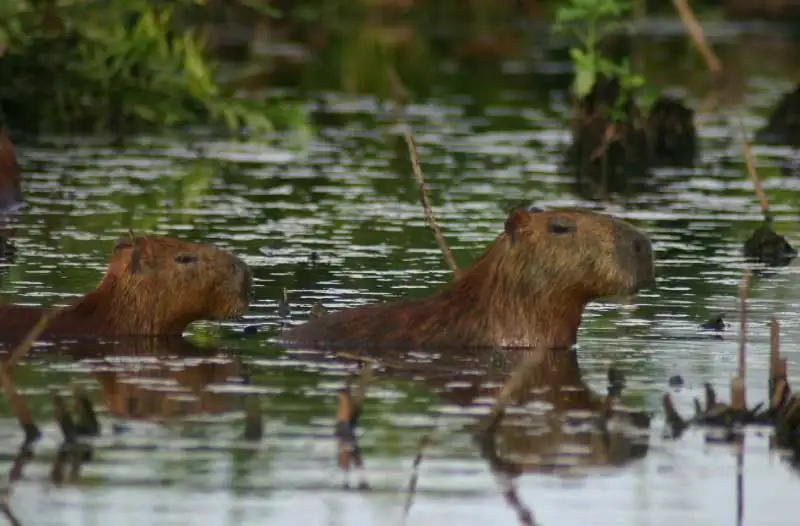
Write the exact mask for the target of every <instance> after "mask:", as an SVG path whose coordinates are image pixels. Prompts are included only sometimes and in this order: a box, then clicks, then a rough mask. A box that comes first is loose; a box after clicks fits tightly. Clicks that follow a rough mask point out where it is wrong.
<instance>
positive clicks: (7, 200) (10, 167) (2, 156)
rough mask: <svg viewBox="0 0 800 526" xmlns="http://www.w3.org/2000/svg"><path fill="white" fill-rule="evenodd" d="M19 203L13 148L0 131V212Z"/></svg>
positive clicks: (17, 176) (15, 158) (20, 195)
mask: <svg viewBox="0 0 800 526" xmlns="http://www.w3.org/2000/svg"><path fill="white" fill-rule="evenodd" d="M20 201H22V191H21V189H20V178H19V165H18V164H17V157H16V155H15V154H14V146H13V145H12V144H11V141H10V140H9V139H8V137H7V136H6V134H5V133H3V131H2V130H0V210H5V209H7V208H9V207H11V206H13V205H15V204H17V203H19V202H20Z"/></svg>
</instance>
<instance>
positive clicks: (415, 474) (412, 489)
mask: <svg viewBox="0 0 800 526" xmlns="http://www.w3.org/2000/svg"><path fill="white" fill-rule="evenodd" d="M438 429H439V428H438V426H434V427H433V429H431V430H430V431H429V432H427V433H425V435H424V436H423V437H422V439H420V441H419V447H418V448H417V454H416V456H415V457H414V464H413V466H412V471H411V478H410V479H409V481H408V492H407V496H406V504H405V506H404V507H403V520H402V522H401V524H405V522H406V520H407V519H408V512H409V511H411V505H412V504H413V503H414V495H415V494H416V492H417V480H418V479H419V465H420V464H421V463H422V458H423V454H424V453H425V448H426V447H427V446H428V444H430V443H431V442H432V441H433V438H434V436H435V435H436V432H437V431H438Z"/></svg>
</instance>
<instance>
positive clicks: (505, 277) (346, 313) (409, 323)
mask: <svg viewBox="0 0 800 526" xmlns="http://www.w3.org/2000/svg"><path fill="white" fill-rule="evenodd" d="M551 220H552V221H556V222H558V221H561V222H563V223H564V224H567V225H573V226H574V227H575V231H574V232H571V233H567V234H552V233H550V232H549V231H548V223H549V222H550V221H551ZM634 244H638V245H639V248H640V249H641V252H639V253H635V250H634V247H633V245H634ZM629 245H630V246H629ZM653 275H654V270H653V257H652V248H651V245H650V241H649V240H648V239H647V237H646V236H645V235H644V234H643V233H641V232H640V231H639V230H637V229H636V228H634V227H633V226H632V225H630V224H628V223H625V222H624V221H621V220H619V219H615V218H612V217H610V216H606V215H602V214H596V213H593V212H588V211H582V210H564V211H550V212H542V211H526V210H523V209H517V210H515V211H514V212H512V213H511V215H510V216H509V217H508V219H507V220H506V229H505V231H504V232H503V233H502V234H500V235H499V236H498V238H497V239H496V240H495V241H494V242H493V243H492V244H491V245H490V246H489V247H488V248H487V249H486V251H485V252H484V253H483V255H482V256H480V257H479V258H478V259H477V260H476V261H475V262H474V263H473V264H472V265H471V266H470V267H469V268H468V269H466V270H465V271H464V272H463V273H461V274H460V276H459V277H458V278H456V279H454V281H453V282H451V283H450V284H448V285H446V286H445V287H444V288H442V289H441V290H439V291H438V292H436V293H434V294H433V295H432V296H430V297H427V298H420V299H407V300H402V301H397V302H392V303H384V304H375V305H369V306H365V307H359V308H353V309H347V310H342V311H339V312H335V313H332V314H328V315H325V316H322V317H320V318H317V319H315V320H312V321H309V322H307V323H304V324H302V325H299V326H297V327H294V328H292V329H290V330H288V331H286V332H284V333H283V334H281V335H280V336H279V341H281V342H283V343H289V344H297V345H304V346H311V347H316V346H323V347H331V346H336V345H351V346H358V347H360V348H364V347H367V348H369V347H394V348H430V349H434V348H445V347H531V346H534V345H537V344H538V343H545V344H546V345H548V346H553V347H567V346H569V345H572V344H573V343H574V342H575V339H576V336H577V330H578V327H579V325H580V322H581V315H582V313H583V309H584V307H585V305H586V303H588V302H589V301H591V300H593V299H596V298H600V297H606V296H614V295H629V294H632V293H634V292H636V291H637V290H638V289H639V288H640V287H642V286H645V285H647V284H649V283H650V282H652V280H653Z"/></svg>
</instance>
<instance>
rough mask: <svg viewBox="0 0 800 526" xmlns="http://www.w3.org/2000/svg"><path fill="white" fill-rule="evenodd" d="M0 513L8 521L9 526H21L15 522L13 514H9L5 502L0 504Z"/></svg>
mask: <svg viewBox="0 0 800 526" xmlns="http://www.w3.org/2000/svg"><path fill="white" fill-rule="evenodd" d="M0 511H2V512H3V515H5V516H6V519H8V522H9V523H10V524H11V526H22V523H21V522H19V521H18V520H17V518H16V517H15V516H14V514H13V513H11V508H9V507H8V503H7V502H2V503H0Z"/></svg>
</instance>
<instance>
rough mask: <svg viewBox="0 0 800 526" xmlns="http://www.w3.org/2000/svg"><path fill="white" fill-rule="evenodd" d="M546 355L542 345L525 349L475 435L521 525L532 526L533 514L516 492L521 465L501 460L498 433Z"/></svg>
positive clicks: (479, 424) (482, 455) (483, 455)
mask: <svg viewBox="0 0 800 526" xmlns="http://www.w3.org/2000/svg"><path fill="white" fill-rule="evenodd" d="M544 358H545V349H544V348H543V347H536V348H534V349H533V350H531V351H526V352H525V356H524V357H523V359H522V362H521V363H520V364H519V365H518V366H517V367H516V369H514V371H513V372H512V373H511V374H510V375H509V377H508V379H507V380H506V382H505V383H504V384H503V388H502V390H501V391H500V393H499V394H498V395H497V397H496V399H495V403H494V406H492V409H491V411H490V412H489V414H488V415H486V417H484V418H483V419H482V420H481V421H479V422H478V425H477V427H476V430H475V431H476V433H475V435H474V436H475V440H476V442H477V444H478V446H479V448H480V452H481V457H483V458H484V459H486V460H487V461H488V462H489V466H490V467H491V470H492V474H493V475H494V477H495V480H496V481H497V485H498V486H499V487H500V491H501V492H502V493H503V497H504V498H505V499H506V502H507V503H508V505H509V506H511V508H512V509H513V510H514V511H515V512H516V514H517V518H518V519H519V522H520V524H523V525H525V526H533V524H534V520H533V514H532V513H531V511H530V510H529V509H528V508H527V507H526V506H525V504H523V503H522V501H521V500H520V498H519V495H517V488H516V485H515V484H514V480H513V477H514V476H516V475H518V474H519V473H521V471H522V468H521V467H520V466H517V465H515V464H513V463H507V462H504V461H503V460H502V459H500V457H499V456H498V455H497V451H496V446H495V433H496V432H497V429H498V427H499V424H500V422H501V421H502V419H503V416H504V415H505V412H506V409H507V407H508V405H509V404H510V403H512V402H513V401H514V400H515V399H518V398H519V397H520V395H521V394H522V392H523V391H524V390H525V388H526V387H527V385H528V381H529V380H530V378H532V377H533V370H534V369H535V368H536V367H538V366H539V365H540V364H541V363H542V361H543V360H544Z"/></svg>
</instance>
